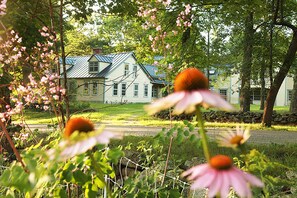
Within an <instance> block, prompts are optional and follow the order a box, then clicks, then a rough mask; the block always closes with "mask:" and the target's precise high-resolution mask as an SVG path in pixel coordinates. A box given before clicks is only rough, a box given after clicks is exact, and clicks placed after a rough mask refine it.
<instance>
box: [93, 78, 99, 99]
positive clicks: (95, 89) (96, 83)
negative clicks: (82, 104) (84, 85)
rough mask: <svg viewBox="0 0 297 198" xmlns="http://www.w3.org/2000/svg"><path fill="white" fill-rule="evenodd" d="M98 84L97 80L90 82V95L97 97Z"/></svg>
mask: <svg viewBox="0 0 297 198" xmlns="http://www.w3.org/2000/svg"><path fill="white" fill-rule="evenodd" d="M98 84H99V82H98V81H97V80H94V81H93V82H92V95H93V96H97V95H98Z"/></svg>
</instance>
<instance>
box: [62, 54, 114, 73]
mask: <svg viewBox="0 0 297 198" xmlns="http://www.w3.org/2000/svg"><path fill="white" fill-rule="evenodd" d="M67 59H71V60H75V61H74V64H73V66H72V67H70V68H69V69H68V70H67V78H100V77H101V78H102V77H105V74H106V71H107V70H106V69H107V68H108V67H110V65H109V66H107V68H105V69H104V70H102V71H101V72H100V73H89V62H88V60H89V59H90V56H76V57H67V58H66V62H67Z"/></svg>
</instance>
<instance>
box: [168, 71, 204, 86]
mask: <svg viewBox="0 0 297 198" xmlns="http://www.w3.org/2000/svg"><path fill="white" fill-rule="evenodd" d="M207 88H208V79H207V78H206V77H205V76H204V74H203V73H202V72H201V71H200V70H198V69H196V68H188V69H185V70H184V71H182V72H181V73H179V74H178V75H177V76H176V78H175V81H174V91H193V90H197V89H207Z"/></svg>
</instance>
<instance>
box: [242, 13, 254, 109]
mask: <svg viewBox="0 0 297 198" xmlns="http://www.w3.org/2000/svg"><path fill="white" fill-rule="evenodd" d="M253 18H254V14H253V12H250V13H248V15H247V16H246V19H245V23H244V28H245V29H244V42H243V45H244V47H243V62H242V67H241V88H240V109H241V111H243V112H246V111H250V88H251V70H252V60H253V57H252V55H253V40H254V38H253V37H254V28H253V25H254V23H253Z"/></svg>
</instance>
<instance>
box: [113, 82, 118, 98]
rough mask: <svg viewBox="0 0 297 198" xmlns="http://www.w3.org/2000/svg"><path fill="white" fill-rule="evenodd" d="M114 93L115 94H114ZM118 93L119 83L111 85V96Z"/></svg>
mask: <svg viewBox="0 0 297 198" xmlns="http://www.w3.org/2000/svg"><path fill="white" fill-rule="evenodd" d="M115 92H116V94H115ZM118 93H119V83H113V90H112V95H113V96H117V95H118Z"/></svg>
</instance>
